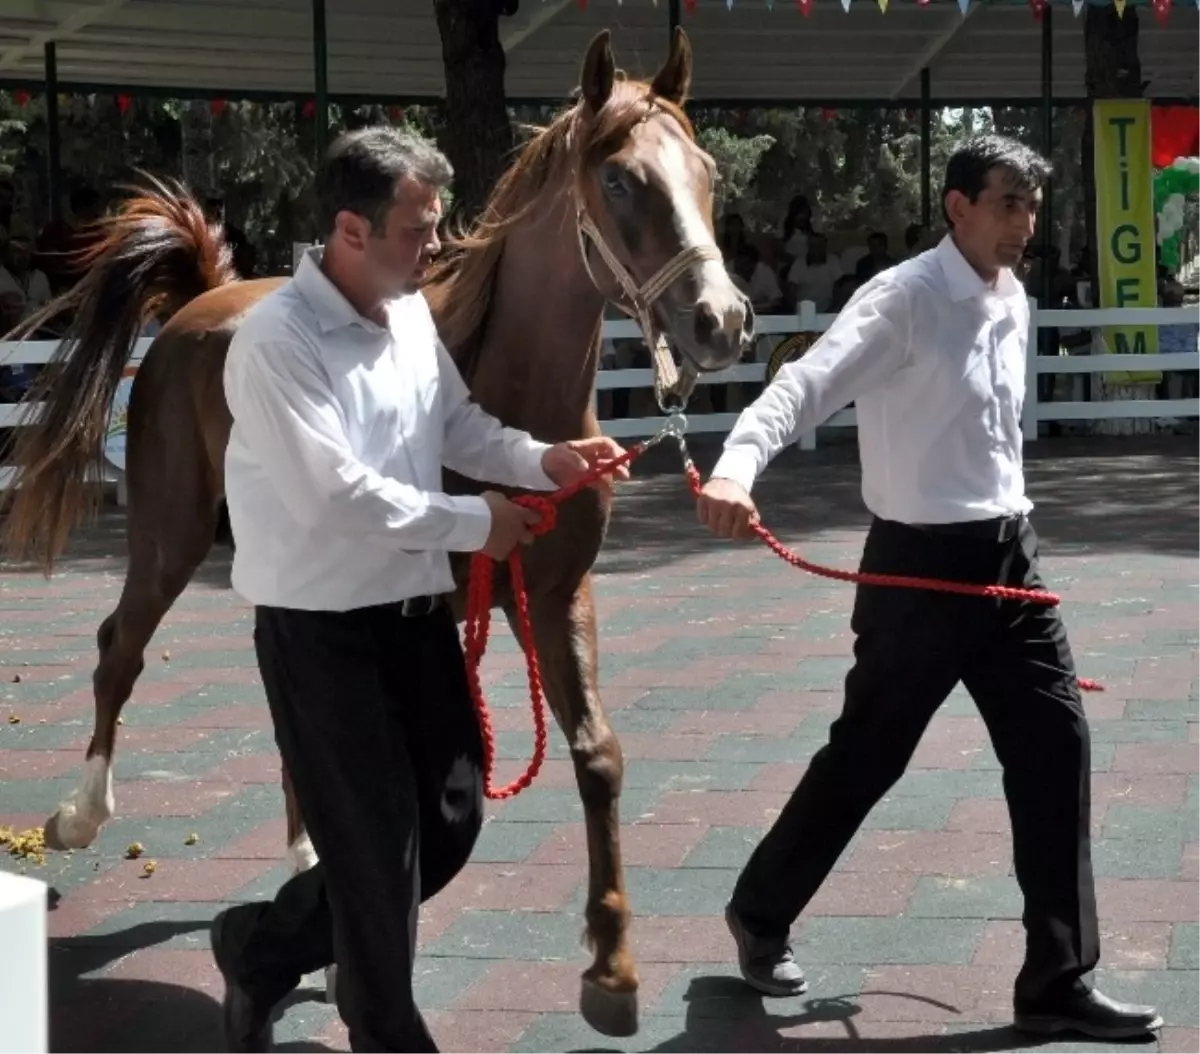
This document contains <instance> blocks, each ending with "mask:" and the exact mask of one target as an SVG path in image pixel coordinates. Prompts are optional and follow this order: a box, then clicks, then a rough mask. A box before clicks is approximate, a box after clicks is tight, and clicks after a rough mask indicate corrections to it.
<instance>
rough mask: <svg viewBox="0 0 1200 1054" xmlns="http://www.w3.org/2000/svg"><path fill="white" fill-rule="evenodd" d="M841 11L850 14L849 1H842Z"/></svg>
mask: <svg viewBox="0 0 1200 1054" xmlns="http://www.w3.org/2000/svg"><path fill="white" fill-rule="evenodd" d="M842 10H843V11H845V12H846V14H850V0H842Z"/></svg>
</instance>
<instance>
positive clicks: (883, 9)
mask: <svg viewBox="0 0 1200 1054" xmlns="http://www.w3.org/2000/svg"><path fill="white" fill-rule="evenodd" d="M887 5H888V0H879V10H880V13H882V14H885V15H886V14H887Z"/></svg>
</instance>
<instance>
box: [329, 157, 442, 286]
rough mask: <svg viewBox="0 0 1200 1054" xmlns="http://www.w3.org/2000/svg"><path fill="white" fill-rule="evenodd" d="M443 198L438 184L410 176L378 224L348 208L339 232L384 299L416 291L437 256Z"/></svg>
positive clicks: (339, 220) (369, 282)
mask: <svg viewBox="0 0 1200 1054" xmlns="http://www.w3.org/2000/svg"><path fill="white" fill-rule="evenodd" d="M440 221H442V199H440V198H439V197H438V188H437V187H436V186H431V185H428V184H422V182H418V181H416V180H413V179H406V180H403V181H402V182H401V184H400V185H398V186H397V187H396V198H395V203H394V204H392V205H391V208H390V209H389V210H388V211H386V214H385V215H384V218H383V221H382V223H380V224H379V226H378V228H376V229H372V226H371V222H370V221H368V220H367V217H365V216H359V215H358V214H355V212H348V211H343V212H340V214H338V216H337V233H338V234H340V235H341V238H342V240H343V241H344V242H346V245H347V246H348V247H349V248H350V250H352V251H353V252H354V254H355V257H356V258H358V267H359V268H360V269H361V276H362V282H364V283H365V286H367V287H370V288H371V289H373V291H374V293H376V295H377V297H378V298H379V299H380V300H389V299H391V298H394V297H400V295H403V294H404V293H412V292H415V289H416V288H418V286H419V285H420V281H421V277H422V275H424V274H425V270H426V268H428V265H430V263H431V262H432V259H433V257H434V256H436V254H437V252H438V250H439V248H440V247H442V242H440V241H439V240H438V223H439V222H440Z"/></svg>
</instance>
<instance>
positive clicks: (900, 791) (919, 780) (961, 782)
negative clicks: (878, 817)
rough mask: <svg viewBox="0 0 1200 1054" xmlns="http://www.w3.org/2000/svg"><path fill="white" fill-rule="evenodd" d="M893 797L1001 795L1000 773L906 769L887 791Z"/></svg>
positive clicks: (980, 796)
mask: <svg viewBox="0 0 1200 1054" xmlns="http://www.w3.org/2000/svg"><path fill="white" fill-rule="evenodd" d="M888 793H889V794H890V795H891V796H892V797H893V798H910V797H911V798H1002V797H1004V788H1003V786H1002V785H1001V783H1000V773H999V772H996V771H994V770H991V769H980V770H967V771H958V770H952V769H909V770H908V772H906V773H905V774H904V775H903V776H902V777H901V778H900V780H899V782H897V783H896V784H895V785H894V786H893V787H892V789H891V790H890V791H889V792H888Z"/></svg>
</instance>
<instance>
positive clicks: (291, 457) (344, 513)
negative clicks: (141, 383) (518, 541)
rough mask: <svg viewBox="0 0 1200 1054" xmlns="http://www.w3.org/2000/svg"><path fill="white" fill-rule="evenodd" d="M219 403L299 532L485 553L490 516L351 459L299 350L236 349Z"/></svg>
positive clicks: (260, 345) (274, 345)
mask: <svg viewBox="0 0 1200 1054" xmlns="http://www.w3.org/2000/svg"><path fill="white" fill-rule="evenodd" d="M225 395H226V399H227V400H228V404H229V409H230V412H231V413H232V414H233V417H234V419H235V420H236V421H237V423H238V432H239V434H240V436H241V437H242V440H243V442H244V444H245V445H246V446H247V447H248V448H249V449H250V450H252V451H253V453H254V456H255V457H256V458H257V459H258V461H259V463H260V465H261V466H262V469H263V471H264V472H266V473H269V474H270V475H271V477H272V478H273V479H274V480H275V481H276V486H277V489H278V493H279V495H280V497H281V499H282V500H283V502H284V504H285V505H286V506H287V507H288V509H289V510H290V511H291V513H292V515H293V516H295V518H296V521H297V523H299V524H301V525H303V526H305V527H309V528H315V527H320V528H321V529H322V530H328V531H330V532H337V533H339V534H343V535H350V536H357V537H364V538H382V539H384V540H385V541H387V542H388V543H390V544H392V545H394V546H395V547H396V548H398V549H411V550H420V549H441V550H445V551H451V552H474V551H476V550H478V549H480V548H482V547H483V544H484V542H485V541H486V539H487V536H488V532H489V531H490V530H491V510H490V509H489V508H488V506H487V503H486V502H485V501H484V500H483V499H482V498H479V497H473V496H472V497H456V496H451V495H448V494H442V493H438V492H433V491H423V490H420V489H418V488H416V487H413V486H411V485H409V484H406V483H401V482H400V481H398V480H395V479H390V478H388V477H386V476H383V475H381V474H380V473H379V472H377V471H375V470H374V469H372V468H370V467H368V466H367V465H364V464H363V463H362V462H361V461H360V460H358V458H356V457H355V455H354V453H353V451H352V449H351V447H350V443H349V440H348V438H347V434H346V422H345V420H344V419H343V417H342V413H341V411H340V409H339V408H338V404H337V401H336V399H335V398H334V397H333V393H332V391H331V390H330V386H329V382H328V380H327V378H326V376H325V374H324V371H323V370H322V368H321V367H320V365H319V363H317V362H316V361H315V359H314V357H313V356H312V355H311V354H310V352H309V350H308V349H307V347H306V346H305V344H304V343H303V341H302V340H299V339H297V340H296V341H295V342H292V341H268V342H255V341H253V340H247V341H246V343H244V344H243V343H241V342H239V341H237V340H235V343H234V345H233V347H232V348H231V350H230V355H229V359H228V361H227V364H226V371H225Z"/></svg>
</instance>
